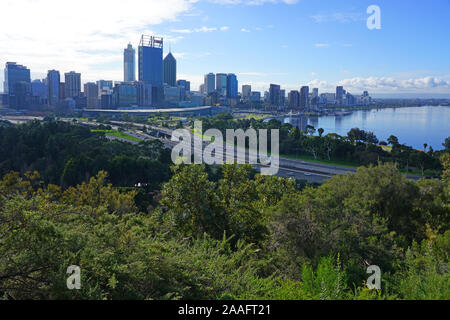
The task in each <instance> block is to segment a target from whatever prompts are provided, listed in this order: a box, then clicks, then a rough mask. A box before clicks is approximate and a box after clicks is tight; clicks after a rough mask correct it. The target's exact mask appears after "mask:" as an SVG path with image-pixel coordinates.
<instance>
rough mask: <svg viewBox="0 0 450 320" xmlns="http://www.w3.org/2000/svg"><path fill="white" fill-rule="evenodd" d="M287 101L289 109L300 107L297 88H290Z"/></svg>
mask: <svg viewBox="0 0 450 320" xmlns="http://www.w3.org/2000/svg"><path fill="white" fill-rule="evenodd" d="M288 103H289V108H290V109H293V110H295V109H298V107H300V92H298V91H297V90H292V91H291V92H289V94H288Z"/></svg>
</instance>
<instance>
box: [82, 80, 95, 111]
mask: <svg viewBox="0 0 450 320" xmlns="http://www.w3.org/2000/svg"><path fill="white" fill-rule="evenodd" d="M84 95H85V96H86V103H87V107H88V108H97V104H98V86H97V84H96V83H95V82H88V83H85V84H84Z"/></svg>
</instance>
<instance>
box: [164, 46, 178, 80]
mask: <svg viewBox="0 0 450 320" xmlns="http://www.w3.org/2000/svg"><path fill="white" fill-rule="evenodd" d="M163 64H164V66H163V82H164V83H167V84H168V85H169V86H171V87H176V84H177V60H175V57H174V56H173V55H172V53H171V52H169V53H168V54H167V56H166V57H165V58H164V62H163Z"/></svg>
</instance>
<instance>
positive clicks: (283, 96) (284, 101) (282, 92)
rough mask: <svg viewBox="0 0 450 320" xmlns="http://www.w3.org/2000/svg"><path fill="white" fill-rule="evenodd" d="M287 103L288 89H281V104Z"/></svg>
mask: <svg viewBox="0 0 450 320" xmlns="http://www.w3.org/2000/svg"><path fill="white" fill-rule="evenodd" d="M285 103H286V90H285V89H281V90H280V105H282V106H284V105H285Z"/></svg>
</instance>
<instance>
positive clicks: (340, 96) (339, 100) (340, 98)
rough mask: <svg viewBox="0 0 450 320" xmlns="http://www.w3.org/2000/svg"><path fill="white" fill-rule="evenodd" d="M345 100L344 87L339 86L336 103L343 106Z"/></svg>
mask: <svg viewBox="0 0 450 320" xmlns="http://www.w3.org/2000/svg"><path fill="white" fill-rule="evenodd" d="M343 99H344V87H343V86H337V87H336V102H337V104H342V102H343Z"/></svg>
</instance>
